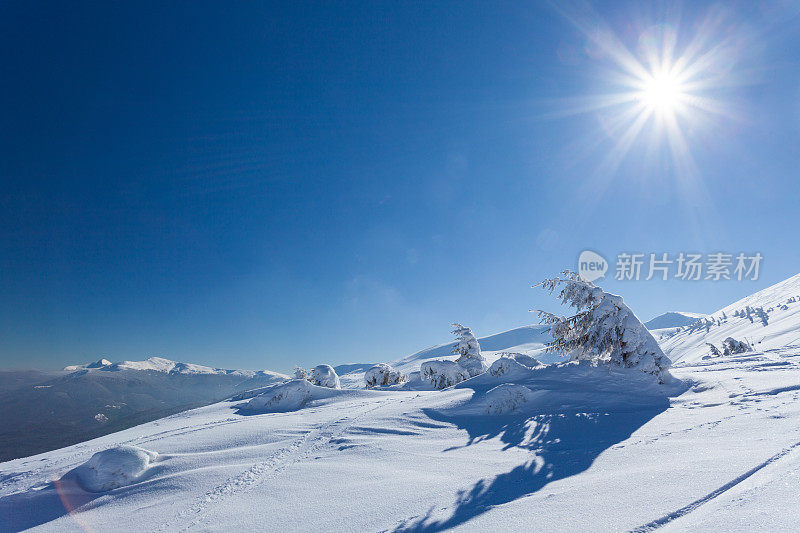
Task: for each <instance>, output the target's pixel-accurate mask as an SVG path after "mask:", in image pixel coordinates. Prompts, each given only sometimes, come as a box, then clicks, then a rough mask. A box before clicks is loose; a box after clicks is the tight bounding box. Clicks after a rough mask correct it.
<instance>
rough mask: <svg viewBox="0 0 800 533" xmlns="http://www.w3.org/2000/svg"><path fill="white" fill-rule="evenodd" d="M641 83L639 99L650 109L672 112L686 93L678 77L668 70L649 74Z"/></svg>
mask: <svg viewBox="0 0 800 533" xmlns="http://www.w3.org/2000/svg"><path fill="white" fill-rule="evenodd" d="M643 85H644V87H643V88H642V91H641V94H639V99H640V100H641V101H642V103H644V105H645V106H647V107H648V108H649V109H650V110H651V111H656V112H660V113H674V112H675V111H676V110H677V108H678V105H679V104H680V103H681V100H682V98H683V97H684V96H685V95H686V93H685V90H684V88H683V87H682V86H681V83H680V82H679V81H678V77H677V76H676V75H674V74H670V73H668V72H663V73H657V74H653V75H651V76H649V77H648V78H647V79H645V80H644V84H643Z"/></svg>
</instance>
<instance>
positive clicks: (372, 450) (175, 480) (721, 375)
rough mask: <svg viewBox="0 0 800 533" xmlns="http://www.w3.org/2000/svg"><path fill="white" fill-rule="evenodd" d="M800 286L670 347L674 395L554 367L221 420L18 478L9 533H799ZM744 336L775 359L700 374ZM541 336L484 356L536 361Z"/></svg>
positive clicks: (340, 393) (184, 417)
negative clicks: (714, 350) (527, 353)
mask: <svg viewBox="0 0 800 533" xmlns="http://www.w3.org/2000/svg"><path fill="white" fill-rule="evenodd" d="M799 282H800V281H799V280H798V277H797V276H796V277H795V278H791V279H790V280H787V281H786V282H784V283H783V284H779V285H778V286H776V287H777V288H776V287H771V288H770V289H767V290H765V291H761V292H760V293H757V294H755V295H753V296H751V297H749V298H746V299H744V300H741V301H740V302H737V303H735V304H733V305H732V306H729V307H728V308H726V310H725V313H726V316H727V317H728V318H727V319H725V320H722V319H720V325H716V322H715V325H713V326H710V327H709V329H708V331H707V330H706V329H705V328H701V329H699V330H697V331H695V332H693V333H689V332H687V331H682V332H680V333H679V334H678V335H676V336H675V337H673V338H670V339H668V340H666V341H665V342H664V344H665V345H666V344H670V355H671V357H673V358H674V359H676V360H678V361H680V362H679V364H678V365H677V366H676V367H675V368H674V369H673V371H672V373H673V376H674V378H675V379H674V380H672V381H670V382H669V383H667V384H665V385H658V384H656V383H655V381H654V380H653V379H652V377H649V376H647V375H645V374H643V373H641V372H638V371H635V370H625V369H619V368H608V367H599V368H596V367H591V366H590V365H587V364H577V363H559V364H555V365H550V366H546V367H536V368H528V369H526V368H523V369H519V368H517V369H516V370H515V371H514V372H509V373H508V374H506V375H504V376H502V377H495V376H490V375H487V374H483V375H480V376H477V377H475V378H472V379H470V380H467V381H464V382H462V383H460V384H459V385H458V386H456V387H455V388H451V389H447V390H444V391H409V390H382V391H376V390H363V389H361V390H356V389H350V390H347V389H346V390H335V391H334V390H330V389H328V391H329V392H328V391H323V392H324V393H325V394H317V393H316V392H317V389H318V387H313V388H312V387H309V386H305V388H306V389H308V390H309V391H310V392H312V393H313V394H311V395H310V396H308V398H307V401H305V402H302V403H291V402H290V403H291V408H292V409H296V410H289V411H288V412H265V411H263V410H258V409H256V410H253V409H251V408H246V407H252V406H255V407H258V406H259V405H267V404H265V403H264V402H258V401H256V402H251V401H250V400H237V401H224V402H220V403H216V404H213V405H209V406H206V407H201V408H199V409H194V410H192V411H187V412H183V413H180V414H176V415H172V416H170V417H167V418H163V419H160V420H157V421H154V422H150V423H147V424H143V425H140V426H137V427H134V428H130V429H127V430H124V431H120V432H117V433H114V434H111V435H106V436H103V437H100V438H97V439H94V440H92V441H88V442H84V443H81V444H77V445H74V446H70V447H67V448H64V449H61V450H56V451H52V452H48V453H45V454H41V455H38V456H33V457H28V458H23V459H16V460H13V461H8V462H5V463H2V464H0V480H2V483H0V530H2V531H19V530H22V529H26V528H32V527H33V528H36V530H40V531H176V530H180V531H246V530H274V531H319V530H326V531H359V532H360V531H442V530H450V529H456V530H464V531H497V530H502V531H526V532H527V531H530V530H531V529H532V528H534V529H535V530H537V531H637V532H643V531H653V530H657V529H658V530H665V531H757V530H759V531H798V530H800V510H798V507H797V482H798V481H800V477H799V475H798V472H800V346H798V345H797V343H796V342H795V341H793V338H794V337H793V335H795V334H796V335H800V332H798V331H797V328H796V325H797V321H796V320H795V319H796V318H797V313H796V312H793V310H794V308H795V307H797V306H792V305H791V304H788V309H782V308H781V309H779V308H778V302H780V301H782V300H784V299H789V298H790V296H789V294H791V293H793V292H794V291H795V289H796V288H797V287H798V283H799ZM781 305H785V304H781ZM742 306H751V307H752V306H759V307H761V306H763V307H764V308H765V311H766V309H768V308H773V310H772V311H771V312H770V313H769V324H768V325H767V326H764V325H762V324H760V323H755V324H751V323H750V321H749V320H748V319H746V318H744V319H738V318H737V319H734V318H732V313H731V312H729V311H728V310H730V311H732V310H738V308H740V307H742ZM719 316H720V317H721V314H719ZM743 322H746V324H743ZM792 324H794V325H795V326H794V329H792ZM726 328H727V329H726ZM748 328H762V329H761V330H760V331H765V332H767V333H768V338H767V336H765V340H763V341H762V344H761V345H762V346H766V348H765V349H761V348H759V347H758V346H759V345H758V344H757V345H756V346H757V348H756V351H754V352H748V353H742V354H737V355H728V356H720V357H713V358H706V359H703V358H702V357H698V356H697V354H696V351H697V349H698V347H699V346H701V345H702V343H703V342H704V341H706V340H708V339H712V340H713V339H716V338H719V337H720V336H722V335H725V334H726V332H730V331H734V332H737V333H738V334H742V333H746V332H749V331H750V329H748ZM715 329H718V330H720V331H719V332H716V331H715ZM512 332H514V333H512ZM793 332H794V333H793ZM539 334H540V335H543V333H542V332H541V331H540V332H539ZM535 335H536V334H535V333H534V332H533V330H529V331H528V332H525V331H522V332H520V331H517V330H511V332H506V333H503V334H500V335H498V336H493V337H494V339H493V337H487V338H485V339H481V343H482V344H484V342H485V343H486V347H487V351H488V352H493V351H496V350H492V349H491V348H495V349H500V348H502V349H508V351H514V350H510V349H509V348H510V347H511V346H512V345H513V346H525V345H528V346H529V348H530V349H531V350H536V349H538V348H535V347H534V345H535V344H536V339H537V338H539V339H540V340H543V339H541V338H540V337H536V336H535ZM494 341H496V342H497V344H492V343H493V342H494ZM449 346H450V345H449V344H448V345H442V346H438V347H434V348H432V349H429V350H425V351H423V352H419V353H417V354H414V355H412V356H409V357H408V358H404V359H401V360H398V361H397V362H395V364H397V365H398V366H402V365H406V366H405V367H404V368H405V369H406V370H409V369H413V368H415V366H417V365H419V364H420V362H421V361H424V360H428V359H430V358H432V357H441V356H445V355H447V351H449ZM353 370H354V371H355V370H357V369H356V368H355V367H354V368H353ZM298 390H299V389H298ZM289 400H291V398H290V399H289ZM283 407H285V405H284V406H283ZM498 413H499V414H498ZM131 446H133V448H131ZM98 452H102V454H101V455H94V454H95V453H98ZM104 465H111V466H104ZM98 469H99V470H98ZM87 472H88V473H89V474H91V475H90V476H89V477H88V478H87V475H88V474H87ZM92 476H94V477H92ZM87 479H88V481H87ZM101 482H102V483H101ZM108 482H111V483H113V486H117V487H118V488H113V489H111V490H106V491H102V490H101V491H99V492H98V491H97V490H98V487H101V488H102V487H104V486H111V485H106V483H108Z"/></svg>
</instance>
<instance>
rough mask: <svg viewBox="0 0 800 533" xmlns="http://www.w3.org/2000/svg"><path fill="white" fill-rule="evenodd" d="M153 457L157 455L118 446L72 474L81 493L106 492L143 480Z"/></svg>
mask: <svg viewBox="0 0 800 533" xmlns="http://www.w3.org/2000/svg"><path fill="white" fill-rule="evenodd" d="M156 457H158V454H157V453H156V452H151V451H149V450H145V449H143V448H139V447H136V446H117V447H115V448H110V449H108V450H103V451H102V452H97V453H96V454H94V455H92V457H91V458H90V459H89V460H88V461H86V462H85V463H84V464H82V465H80V466H79V467H77V468H76V469H75V470H73V471H72V474H73V475H74V476H75V479H76V480H77V482H78V484H79V485H80V486H81V487H83V488H84V490H86V491H88V492H105V491H109V490H113V489H118V488H120V487H125V486H127V485H130V484H131V483H136V482H137V481H139V480H140V479H142V477H143V476H144V474H145V473H146V472H147V470H148V469H149V468H150V466H151V463H152V462H153V461H154V460H155V459H156Z"/></svg>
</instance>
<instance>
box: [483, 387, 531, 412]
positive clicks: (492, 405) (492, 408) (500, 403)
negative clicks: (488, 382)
mask: <svg viewBox="0 0 800 533" xmlns="http://www.w3.org/2000/svg"><path fill="white" fill-rule="evenodd" d="M533 398H534V393H533V391H532V390H531V389H529V388H528V387H526V386H525V385H518V384H515V383H503V384H502V385H498V386H497V387H495V388H493V389H490V390H489V391H488V392H487V393H486V398H485V399H484V402H485V404H486V412H487V413H488V414H490V415H502V414H507V413H511V412H513V411H516V410H517V408H519V407H520V406H522V405H523V404H526V403H528V402H529V401H531V400H532V399H533Z"/></svg>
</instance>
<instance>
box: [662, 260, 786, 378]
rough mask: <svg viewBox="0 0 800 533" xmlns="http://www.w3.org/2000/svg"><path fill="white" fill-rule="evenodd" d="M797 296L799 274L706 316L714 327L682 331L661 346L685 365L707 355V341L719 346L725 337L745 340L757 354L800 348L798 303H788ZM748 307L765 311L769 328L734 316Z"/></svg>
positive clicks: (663, 341)
mask: <svg viewBox="0 0 800 533" xmlns="http://www.w3.org/2000/svg"><path fill="white" fill-rule="evenodd" d="M799 295H800V274H797V275H795V276H792V277H791V278H789V279H786V280H784V281H782V282H780V283H777V284H775V285H773V286H771V287H768V288H766V289H764V290H761V291H758V292H756V293H755V294H752V295H750V296H747V297H745V298H742V299H741V300H738V301H736V302H734V303H732V304H730V305H728V306H726V307H723V308H722V309H720V310H718V311H716V312H714V313H711V314H710V315H708V317H710V318H712V319H713V320H714V324H713V325H710V326H709V327H707V328H706V327H703V328H699V329H695V330H693V331H692V330H691V329H690V328H684V330H683V331H680V332H678V333H676V334H675V335H673V336H671V337H669V338H667V339H663V340H662V341H661V343H660V344H661V347H662V349H663V350H664V353H666V354H667V356H669V357H670V359H672V360H673V362H675V363H684V364H687V363H693V362H696V361H699V360H701V359H702V357H704V356H705V355H708V354H709V349H708V346H706V343H707V342H710V343H712V344H714V345H716V346H717V347H721V346H722V343H723V341H724V340H725V339H726V338H728V337H732V338H734V339H736V340H737V341H744V342H746V343H748V344H749V345H751V346H752V347H753V349H754V350H757V351H769V350H771V349H781V348H783V347H786V346H800V301H797V300H796V301H795V302H792V303H787V302H788V301H789V300H791V299H792V298H793V297H794V298H797V296H799ZM747 307H750V308H751V309H756V308H759V307H763V308H764V309H765V310H768V312H767V314H768V316H769V323H768V325H766V326H765V325H764V324H763V323H762V322H761V321H760V320H759V319H758V318H756V317H755V316H753V321H752V322H751V321H750V320H749V319H747V318H746V317H736V316H734V313H736V312H737V311H740V310H742V309H745V308H747ZM770 309H771V311H769V310H770ZM723 314H724V316H723ZM717 321H719V325H717Z"/></svg>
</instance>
